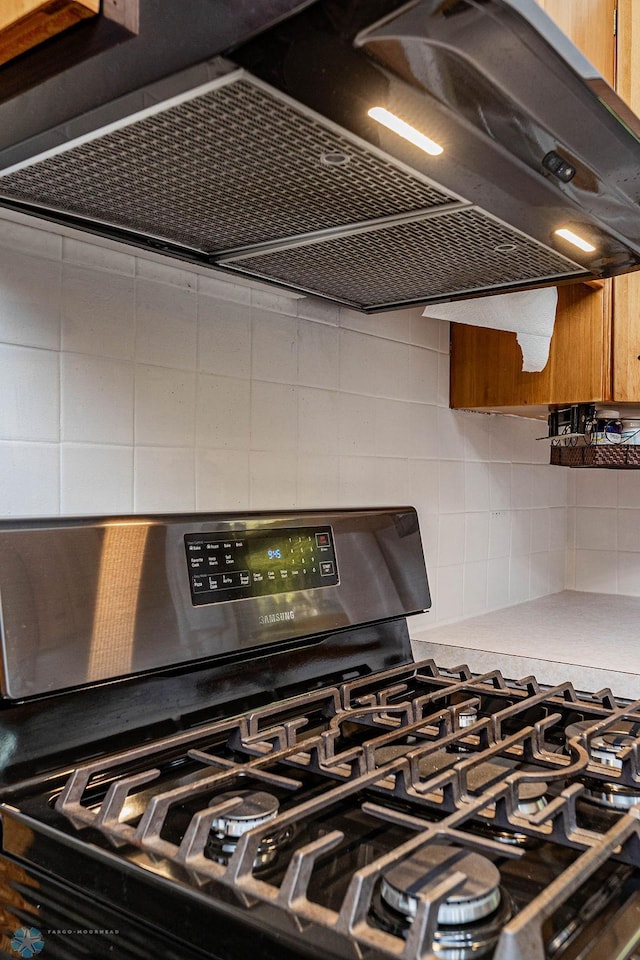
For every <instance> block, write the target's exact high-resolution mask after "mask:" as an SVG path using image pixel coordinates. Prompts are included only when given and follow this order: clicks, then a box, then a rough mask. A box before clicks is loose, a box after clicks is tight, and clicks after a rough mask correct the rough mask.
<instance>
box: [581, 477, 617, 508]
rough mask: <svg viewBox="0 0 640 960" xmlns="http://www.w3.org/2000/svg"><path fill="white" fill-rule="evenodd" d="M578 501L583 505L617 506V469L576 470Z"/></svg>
mask: <svg viewBox="0 0 640 960" xmlns="http://www.w3.org/2000/svg"><path fill="white" fill-rule="evenodd" d="M574 473H575V475H576V502H577V503H578V504H580V506H582V507H617V506H618V485H617V471H615V472H614V471H609V470H574Z"/></svg>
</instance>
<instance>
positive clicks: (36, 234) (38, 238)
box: [0, 217, 62, 260]
mask: <svg viewBox="0 0 640 960" xmlns="http://www.w3.org/2000/svg"><path fill="white" fill-rule="evenodd" d="M0 247H2V248H3V249H2V252H1V255H0V260H4V257H5V249H6V250H9V251H11V252H15V251H16V250H23V251H24V252H25V253H28V254H30V255H32V256H34V257H42V258H43V259H47V260H59V259H60V257H61V256H62V237H59V236H57V235H56V234H55V233H50V232H49V231H48V230H42V229H39V228H38V227H31V226H26V225H24V224H22V223H12V222H11V221H10V220H6V219H4V217H3V218H2V219H1V220H0Z"/></svg>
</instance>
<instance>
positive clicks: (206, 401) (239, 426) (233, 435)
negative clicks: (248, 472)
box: [196, 374, 251, 451]
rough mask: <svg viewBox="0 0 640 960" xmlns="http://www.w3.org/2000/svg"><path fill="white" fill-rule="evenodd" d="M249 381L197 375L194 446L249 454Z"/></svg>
mask: <svg viewBox="0 0 640 960" xmlns="http://www.w3.org/2000/svg"><path fill="white" fill-rule="evenodd" d="M250 436H251V381H250V380H240V379H238V378H236V377H217V376H213V375H209V374H200V375H199V376H198V383H197V402H196V446H197V447H206V448H209V449H219V448H223V449H234V450H245V451H246V450H248V449H249V438H250Z"/></svg>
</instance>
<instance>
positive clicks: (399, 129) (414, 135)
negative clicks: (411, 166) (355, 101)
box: [367, 107, 442, 157]
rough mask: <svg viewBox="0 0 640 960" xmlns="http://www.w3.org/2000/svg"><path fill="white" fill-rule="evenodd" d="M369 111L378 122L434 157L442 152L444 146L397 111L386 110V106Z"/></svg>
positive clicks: (372, 108)
mask: <svg viewBox="0 0 640 960" xmlns="http://www.w3.org/2000/svg"><path fill="white" fill-rule="evenodd" d="M367 113H368V114H369V116H370V117H371V119H372V120H377V121H378V123H381V124H382V125H383V126H384V127H388V128H389V130H393V132H394V133H397V134H398V136H400V137H404V139H405V140H408V141H409V142H410V143H413V144H415V146H416V147H420V149H421V150H424V152H425V153H429V154H431V156H432V157H437V156H438V155H439V154H441V153H442V147H441V146H440V144H439V143H436V142H435V140H430V139H429V137H425V135H424V133H420V131H419V130H416V128H415V127H412V126H410V125H409V124H408V123H405V122H404V120H401V119H400V117H396V115H395V113H391V112H390V111H389V110H385V108H384V107H371V110H368V111H367Z"/></svg>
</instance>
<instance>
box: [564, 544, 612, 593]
mask: <svg viewBox="0 0 640 960" xmlns="http://www.w3.org/2000/svg"><path fill="white" fill-rule="evenodd" d="M619 556H620V554H618V553H617V552H616V551H614V550H576V551H575V587H574V589H575V590H588V591H589V590H593V591H597V592H599V593H600V592H601V593H617V592H618V557H619Z"/></svg>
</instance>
